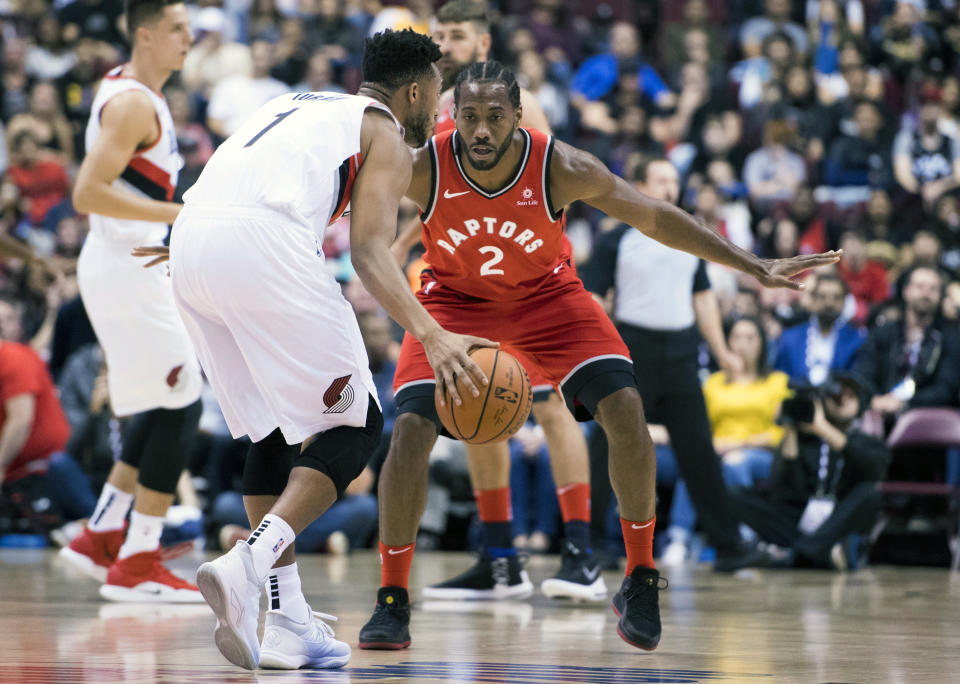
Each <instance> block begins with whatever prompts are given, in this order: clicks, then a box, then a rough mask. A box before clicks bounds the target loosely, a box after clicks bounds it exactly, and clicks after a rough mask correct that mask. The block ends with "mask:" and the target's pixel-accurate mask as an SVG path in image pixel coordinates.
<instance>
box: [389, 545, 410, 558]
mask: <svg viewBox="0 0 960 684" xmlns="http://www.w3.org/2000/svg"><path fill="white" fill-rule="evenodd" d="M412 548H413V546H412V545H411V546H408V547H407V548H405V549H387V553H389V554H390V555H391V556H397V555H399V554H401V553H406V552H407V551H409V550H410V549H412Z"/></svg>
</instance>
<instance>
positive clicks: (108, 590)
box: [100, 584, 203, 603]
mask: <svg viewBox="0 0 960 684" xmlns="http://www.w3.org/2000/svg"><path fill="white" fill-rule="evenodd" d="M100 596H102V597H103V598H105V599H107V600H108V601H116V602H117V603H203V596H201V595H200V593H199V592H196V591H190V590H187V589H171V590H170V591H162V590H156V591H148V590H146V589H137V588H135V587H121V586H119V585H117V584H104V585H102V586H101V587H100Z"/></svg>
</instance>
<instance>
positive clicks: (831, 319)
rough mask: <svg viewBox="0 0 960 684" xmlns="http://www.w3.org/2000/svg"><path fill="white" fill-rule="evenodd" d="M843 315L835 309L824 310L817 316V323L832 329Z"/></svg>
mask: <svg viewBox="0 0 960 684" xmlns="http://www.w3.org/2000/svg"><path fill="white" fill-rule="evenodd" d="M841 313H842V312H840V311H837V310H835V309H823V310H822V311H820V312H819V313H818V314H817V321H818V322H819V323H820V325H821V326H822V327H825V328H830V327H833V324H834V323H836V322H837V319H838V318H840V314H841Z"/></svg>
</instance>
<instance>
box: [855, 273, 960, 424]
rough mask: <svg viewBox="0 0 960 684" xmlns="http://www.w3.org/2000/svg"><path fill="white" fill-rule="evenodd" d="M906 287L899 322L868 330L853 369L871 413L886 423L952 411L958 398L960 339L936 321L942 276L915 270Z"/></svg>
mask: <svg viewBox="0 0 960 684" xmlns="http://www.w3.org/2000/svg"><path fill="white" fill-rule="evenodd" d="M904 283H905V285H904V288H903V305H904V314H903V318H902V320H899V321H894V322H891V323H887V324H886V325H882V326H880V327H878V328H876V329H874V330H871V331H870V333H869V334H868V335H867V339H866V342H864V344H863V346H862V347H861V348H860V351H859V354H858V356H857V363H856V366H855V369H856V371H857V374H858V375H860V376H861V377H863V378H864V380H865V381H866V382H867V384H868V389H869V390H870V392H871V394H872V395H873V398H872V399H871V400H870V408H871V409H872V410H873V411H876V412H878V413H880V414H881V415H882V416H883V417H884V418H886V419H892V418H893V417H895V416H896V415H897V414H899V413H900V412H901V411H904V410H906V409H910V408H917V407H920V406H955V405H956V404H957V401H958V392H960V336H958V334H957V330H956V328H955V326H953V325H952V324H949V323H946V322H944V321H943V320H941V319H940V318H939V317H938V316H937V312H938V311H939V310H940V300H941V299H942V293H943V276H942V275H941V273H940V272H939V271H938V270H937V269H935V268H932V267H929V266H917V267H915V268H914V269H913V270H912V271H910V272H909V273H908V274H907V276H906V277H905V278H904ZM887 422H888V423H890V422H892V421H891V420H887Z"/></svg>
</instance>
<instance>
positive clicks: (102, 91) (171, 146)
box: [86, 66, 183, 244]
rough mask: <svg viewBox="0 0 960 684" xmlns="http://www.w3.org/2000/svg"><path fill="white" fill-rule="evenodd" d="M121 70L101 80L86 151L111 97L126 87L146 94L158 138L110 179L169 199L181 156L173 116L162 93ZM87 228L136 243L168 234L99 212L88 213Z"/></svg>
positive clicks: (156, 225)
mask: <svg viewBox="0 0 960 684" xmlns="http://www.w3.org/2000/svg"><path fill="white" fill-rule="evenodd" d="M122 70H123V66H119V67H117V68H115V69H113V70H111V71H110V72H109V73H107V75H106V76H104V77H103V80H102V81H101V82H100V87H99V89H98V90H97V96H96V97H95V98H94V100H93V107H92V108H91V110H90V121H89V122H88V123H87V133H86V147H87V149H88V150H89V149H92V148H93V144H94V143H95V142H96V140H97V137H98V136H99V135H100V115H101V112H102V110H103V107H104V105H106V104H107V102H108V101H110V99H112V98H113V97H114V96H116V95H119V94H120V93H122V92H125V91H127V90H139V91H140V92H143V93H146V95H147V97H149V98H150V102H152V103H153V108H154V110H155V111H156V115H157V123H158V124H159V125H160V137H159V138H157V139H156V141H154V143H153V144H152V145H150V146H149V147H145V148H143V149H141V150H138V151H137V152H136V154H134V155H133V157H132V158H131V159H130V163H129V164H127V168H125V169H124V170H123V173H121V174H120V177H119V178H118V179H117V180H115V181H114V182H113V187H115V188H118V189H120V190H122V191H124V192H130V193H133V194H135V195H140V196H142V197H149V198H151V199H155V200H161V201H166V202H170V201H172V200H173V192H174V190H175V189H176V187H177V176H178V175H179V174H180V168H181V167H182V166H183V158H182V157H181V156H180V154H179V152H178V151H177V134H176V131H175V129H174V125H173V117H172V116H171V115H170V109H169V107H167V101H166V100H165V99H164V97H163V96H162V95H160V94H158V93H155V92H154V91H152V90H151V89H150V88H149V87H147V86H146V85H145V84H143V83H141V82H140V81H138V80H136V79H134V78H129V77H126V76H121V75H120V72H121V71H122ZM90 230H91V232H92V233H93V234H95V235H97V236H98V237H101V238H105V239H108V240H112V241H116V242H124V243H136V244H149V243H151V242H160V241H162V240H163V239H164V238H165V237H166V235H167V225H166V224H165V223H153V222H150V221H132V220H129V219H117V218H110V217H108V216H100V215H98V214H90Z"/></svg>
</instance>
